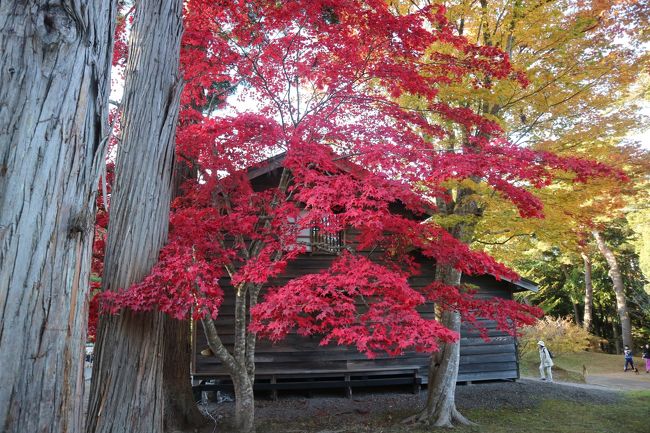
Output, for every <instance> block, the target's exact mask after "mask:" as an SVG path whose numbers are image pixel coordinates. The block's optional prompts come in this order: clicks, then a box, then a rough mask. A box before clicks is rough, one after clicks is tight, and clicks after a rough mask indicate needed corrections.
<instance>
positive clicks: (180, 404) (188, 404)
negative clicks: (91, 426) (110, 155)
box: [163, 164, 206, 432]
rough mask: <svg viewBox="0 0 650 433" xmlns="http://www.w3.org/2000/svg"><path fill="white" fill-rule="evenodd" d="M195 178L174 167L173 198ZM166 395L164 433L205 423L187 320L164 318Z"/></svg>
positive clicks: (183, 167) (185, 169)
mask: <svg viewBox="0 0 650 433" xmlns="http://www.w3.org/2000/svg"><path fill="white" fill-rule="evenodd" d="M192 178H194V179H195V178H196V170H193V169H191V168H190V167H189V166H188V165H187V164H176V165H175V166H174V178H173V187H172V189H173V191H172V195H173V197H174V198H175V197H178V196H180V195H181V186H182V185H183V184H184V183H185V182H186V181H187V180H188V179H192ZM163 326H164V336H163V341H164V344H165V347H164V350H163V353H164V358H163V393H164V394H165V397H164V398H165V408H164V412H165V413H164V416H165V418H164V424H165V431H168V432H169V431H178V430H181V431H183V430H190V429H194V428H197V427H200V426H201V425H203V424H204V423H205V421H206V420H205V418H204V417H203V415H201V412H200V411H199V408H198V407H197V405H196V402H195V401H194V394H193V393H192V386H191V383H190V363H191V359H192V348H191V344H190V327H189V323H188V322H187V321H181V320H175V319H172V318H171V317H168V316H165V318H164V325H163Z"/></svg>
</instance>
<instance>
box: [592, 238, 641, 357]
mask: <svg viewBox="0 0 650 433" xmlns="http://www.w3.org/2000/svg"><path fill="white" fill-rule="evenodd" d="M592 234H593V236H594V239H596V244H597V245H598V250H599V251H600V253H601V254H602V255H603V257H605V260H606V261H607V265H609V272H608V274H609V278H611V280H612V284H613V286H614V293H616V310H617V312H618V317H619V319H620V321H621V336H622V337H623V345H625V346H630V347H632V323H631V321H630V313H629V312H628V309H627V300H626V298H625V286H624V285H623V276H622V275H621V271H620V269H619V267H618V261H617V260H616V256H615V255H614V253H613V252H612V250H611V249H610V248H609V247H608V246H607V244H606V243H605V240H604V239H603V236H602V235H601V234H600V232H598V231H596V230H594V231H593V232H592ZM617 346H618V345H617Z"/></svg>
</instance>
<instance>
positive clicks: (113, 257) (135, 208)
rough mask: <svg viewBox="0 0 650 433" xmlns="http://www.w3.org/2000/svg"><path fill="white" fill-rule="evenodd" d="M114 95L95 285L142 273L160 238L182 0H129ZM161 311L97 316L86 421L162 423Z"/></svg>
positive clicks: (100, 425)
mask: <svg viewBox="0 0 650 433" xmlns="http://www.w3.org/2000/svg"><path fill="white" fill-rule="evenodd" d="M137 6H138V7H137V9H136V15H135V19H134V25H133V28H132V31H131V38H130V40H129V60H128V63H127V68H126V83H125V88H124V97H123V100H122V105H123V113H122V131H123V135H122V140H121V143H120V146H119V147H118V153H117V159H116V164H115V182H114V185H113V190H112V195H111V208H110V215H111V218H110V222H109V227H108V241H107V246H106V255H105V262H104V275H103V279H102V285H103V289H104V290H117V289H120V288H126V287H129V286H130V285H131V284H133V283H135V282H138V281H141V280H142V279H143V278H144V277H145V276H146V275H147V274H148V273H149V272H150V270H151V268H152V266H153V265H154V264H155V263H156V261H157V258H158V253H159V251H160V248H161V247H162V246H163V244H164V242H165V241H166V238H167V228H168V223H169V202H170V197H171V191H172V167H173V161H174V140H175V131H176V122H177V118H178V105H179V98H180V93H181V89H182V84H181V79H180V76H179V70H178V67H179V50H180V39H181V34H182V1H181V0H163V1H154V0H143V1H140V2H138V5H137ZM162 337H163V320H162V316H161V314H160V313H157V312H150V313H146V314H135V313H132V312H129V311H124V312H122V313H121V314H120V315H118V316H112V317H108V318H103V319H102V320H101V321H100V326H99V330H98V334H97V343H96V346H95V351H96V354H95V362H94V369H93V377H92V384H91V398H90V403H89V407H88V415H89V416H88V422H87V431H88V432H89V433H100V432H102V433H104V432H160V431H162V430H163V401H164V398H163V394H162V383H163V380H162V359H163V357H162V352H163V343H162V341H163V340H162Z"/></svg>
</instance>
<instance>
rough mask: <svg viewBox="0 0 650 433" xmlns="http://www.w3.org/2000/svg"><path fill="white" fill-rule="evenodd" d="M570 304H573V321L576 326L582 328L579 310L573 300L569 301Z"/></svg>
mask: <svg viewBox="0 0 650 433" xmlns="http://www.w3.org/2000/svg"><path fill="white" fill-rule="evenodd" d="M571 303H572V304H573V320H574V321H575V322H576V325H578V326H582V324H581V323H580V310H579V306H578V303H577V302H575V301H573V300H572V301H571Z"/></svg>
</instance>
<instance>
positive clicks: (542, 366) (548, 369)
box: [537, 340, 553, 382]
mask: <svg viewBox="0 0 650 433" xmlns="http://www.w3.org/2000/svg"><path fill="white" fill-rule="evenodd" d="M537 346H538V348H539V375H540V378H541V379H542V380H547V379H548V381H549V382H553V371H552V367H553V359H552V358H551V354H550V353H549V352H548V349H547V348H546V346H544V342H543V341H542V340H539V341H538V342H537Z"/></svg>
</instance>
